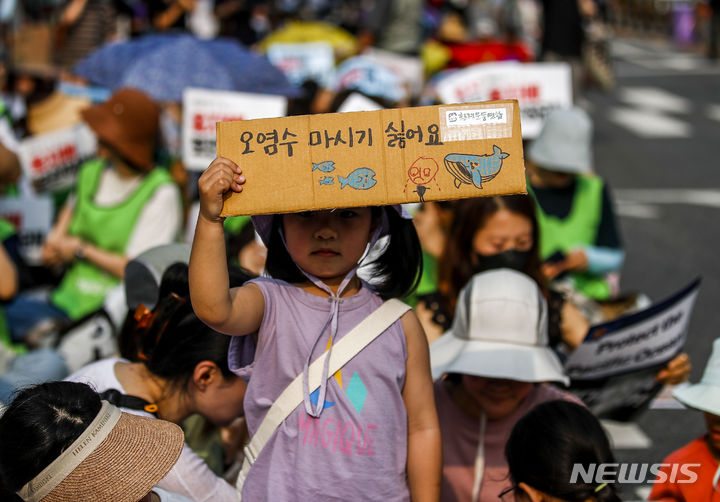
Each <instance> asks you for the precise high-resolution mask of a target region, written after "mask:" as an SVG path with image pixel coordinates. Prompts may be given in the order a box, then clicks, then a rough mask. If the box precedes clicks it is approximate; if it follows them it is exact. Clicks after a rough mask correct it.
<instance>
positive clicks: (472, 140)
mask: <svg viewBox="0 0 720 502" xmlns="http://www.w3.org/2000/svg"><path fill="white" fill-rule="evenodd" d="M217 138H218V155H220V156H222V157H226V158H229V159H231V160H233V161H234V162H235V163H237V164H238V165H239V166H241V168H242V169H243V174H244V175H245V178H246V179H247V181H246V183H245V185H244V187H243V191H242V192H241V193H233V194H231V196H230V197H229V198H228V199H227V200H226V201H225V206H224V208H223V213H222V214H223V216H230V215H242V214H271V213H286V212H295V211H305V210H312V209H331V208H336V207H358V206H372V205H386V204H399V203H408V202H419V201H429V200H450V199H460V198H469V197H478V196H483V195H500V194H511V193H524V192H525V165H524V159H523V150H522V139H521V137H520V114H519V110H518V107H517V102H516V101H514V100H513V101H497V102H487V103H470V104H465V105H451V106H428V107H419V108H397V109H390V110H379V111H371V112H349V113H334V114H322V115H305V116H297V117H286V118H282V119H262V120H247V121H241V122H222V123H219V124H218V133H217Z"/></svg>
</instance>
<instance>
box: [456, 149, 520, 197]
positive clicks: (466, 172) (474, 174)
mask: <svg viewBox="0 0 720 502" xmlns="http://www.w3.org/2000/svg"><path fill="white" fill-rule="evenodd" d="M509 156H510V154H509V153H506V152H503V151H502V149H500V148H499V147H498V146H496V145H493V153H491V154H485V155H471V154H464V153H451V154H449V155H447V156H445V168H446V169H447V170H448V172H449V173H450V174H452V175H453V177H454V178H455V188H460V186H461V185H462V184H463V183H466V184H468V185H475V187H476V188H482V184H483V183H487V182H488V181H490V180H492V179H493V178H494V177H495V176H497V175H498V173H499V172H500V169H501V168H502V164H503V159H506V158H507V157H509Z"/></svg>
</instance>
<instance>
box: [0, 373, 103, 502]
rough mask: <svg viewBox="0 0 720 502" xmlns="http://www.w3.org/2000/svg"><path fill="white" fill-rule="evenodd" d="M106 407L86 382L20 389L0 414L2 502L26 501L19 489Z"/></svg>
mask: <svg viewBox="0 0 720 502" xmlns="http://www.w3.org/2000/svg"><path fill="white" fill-rule="evenodd" d="M100 407H101V402H100V396H99V395H98V394H97V393H96V392H95V391H93V390H92V389H91V388H90V387H89V386H88V385H86V384H84V383H76V382H48V383H43V384H40V385H36V386H34V387H27V388H25V389H23V390H22V391H20V392H19V393H18V394H17V395H16V396H15V398H14V399H13V401H12V402H11V403H10V405H9V406H8V408H7V409H6V410H5V413H4V414H3V415H2V416H0V500H7V501H20V500H22V499H21V498H20V497H18V496H17V495H16V492H17V491H18V490H20V488H22V487H23V485H25V483H27V482H28V481H30V480H31V479H33V478H34V477H35V476H37V475H38V474H39V473H40V472H41V471H42V470H43V469H45V467H47V466H48V465H50V463H51V462H52V461H53V460H55V459H56V458H57V457H59V456H60V454H61V453H62V452H63V451H64V450H66V449H67V448H68V447H69V446H70V445H71V444H72V443H73V441H75V440H76V439H77V438H78V437H79V436H80V434H82V433H83V431H85V429H86V428H87V427H88V426H89V425H90V423H91V422H92V421H93V420H94V419H95V417H96V416H97V414H98V413H99V412H100Z"/></svg>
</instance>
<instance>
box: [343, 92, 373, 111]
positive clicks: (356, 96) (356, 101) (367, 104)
mask: <svg viewBox="0 0 720 502" xmlns="http://www.w3.org/2000/svg"><path fill="white" fill-rule="evenodd" d="M383 108H384V107H383V106H380V105H379V104H378V103H377V102H375V101H373V100H372V99H370V98H368V97H367V96H365V95H364V94H360V93H359V92H353V93H352V94H350V95H349V96H348V97H347V98H346V99H345V101H343V102H342V104H341V105H340V108H338V113H344V112H372V111H375V110H382V109H383Z"/></svg>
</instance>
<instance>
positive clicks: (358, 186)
mask: <svg viewBox="0 0 720 502" xmlns="http://www.w3.org/2000/svg"><path fill="white" fill-rule="evenodd" d="M338 181H339V182H340V188H341V189H343V188H345V187H346V186H350V187H351V188H354V189H355V190H367V189H368V188H372V187H374V186H375V184H376V183H377V181H376V180H375V171H373V170H372V169H368V168H367V167H360V168H358V169H355V170H354V171H353V172H351V173H350V174H349V175H348V177H347V178H343V177H342V176H338Z"/></svg>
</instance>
